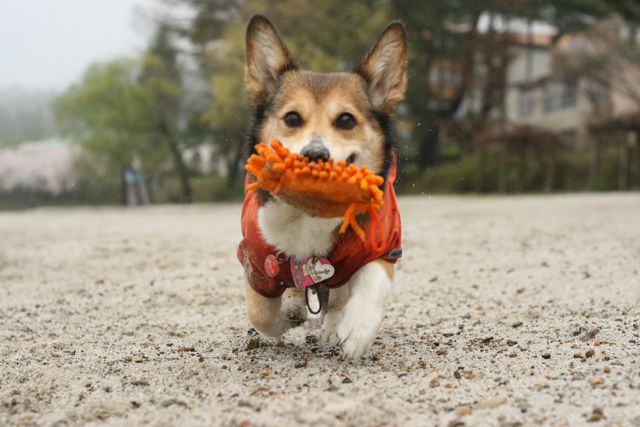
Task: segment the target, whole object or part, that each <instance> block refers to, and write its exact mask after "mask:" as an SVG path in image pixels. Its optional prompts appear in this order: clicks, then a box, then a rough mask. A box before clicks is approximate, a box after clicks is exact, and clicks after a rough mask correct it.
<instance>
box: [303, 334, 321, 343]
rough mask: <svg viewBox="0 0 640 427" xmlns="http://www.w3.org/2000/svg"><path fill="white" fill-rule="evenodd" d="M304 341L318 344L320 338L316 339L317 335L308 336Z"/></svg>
mask: <svg viewBox="0 0 640 427" xmlns="http://www.w3.org/2000/svg"><path fill="white" fill-rule="evenodd" d="M304 341H305V342H306V343H307V344H316V343H317V342H318V337H316V336H315V335H307V336H306V337H304Z"/></svg>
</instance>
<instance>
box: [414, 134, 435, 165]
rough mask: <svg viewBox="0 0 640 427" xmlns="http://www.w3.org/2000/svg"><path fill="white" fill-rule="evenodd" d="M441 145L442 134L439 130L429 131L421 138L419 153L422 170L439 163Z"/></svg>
mask: <svg viewBox="0 0 640 427" xmlns="http://www.w3.org/2000/svg"><path fill="white" fill-rule="evenodd" d="M439 143H440V134H439V132H438V129H429V130H427V132H426V133H425V134H424V135H423V136H422V137H421V138H420V149H419V151H418V166H419V168H420V170H422V169H424V168H426V167H427V166H433V165H435V164H436V163H437V161H438V158H437V157H438V145H439Z"/></svg>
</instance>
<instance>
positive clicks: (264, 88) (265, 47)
mask: <svg viewBox="0 0 640 427" xmlns="http://www.w3.org/2000/svg"><path fill="white" fill-rule="evenodd" d="M295 69H296V65H295V64H294V62H293V60H292V59H291V55H290V54H289V51H288V50H287V47H286V46H285V44H284V42H283V41H282V39H281V38H280V36H279V35H278V32H277V31H276V29H275V27H274V26H273V24H272V23H271V22H270V21H269V20H268V19H267V18H265V17H264V16H262V15H254V16H253V18H251V21H249V25H248V27H247V58H246V63H245V68H244V79H245V84H246V86H247V90H248V91H249V96H250V99H251V103H252V104H253V105H260V104H261V103H263V102H265V100H266V99H267V98H268V97H269V95H270V94H271V93H272V92H273V91H274V90H275V88H276V85H277V82H278V79H279V78H280V75H281V74H282V73H284V72H285V71H289V70H295Z"/></svg>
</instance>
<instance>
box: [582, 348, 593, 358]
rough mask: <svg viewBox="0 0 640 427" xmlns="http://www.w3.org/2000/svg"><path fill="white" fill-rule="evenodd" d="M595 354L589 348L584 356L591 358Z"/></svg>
mask: <svg viewBox="0 0 640 427" xmlns="http://www.w3.org/2000/svg"><path fill="white" fill-rule="evenodd" d="M594 354H595V351H594V350H593V349H592V348H590V349H589V350H587V352H586V353H585V354H584V355H585V356H587V357H593V355H594Z"/></svg>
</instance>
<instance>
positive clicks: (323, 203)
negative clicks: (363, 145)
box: [246, 139, 386, 251]
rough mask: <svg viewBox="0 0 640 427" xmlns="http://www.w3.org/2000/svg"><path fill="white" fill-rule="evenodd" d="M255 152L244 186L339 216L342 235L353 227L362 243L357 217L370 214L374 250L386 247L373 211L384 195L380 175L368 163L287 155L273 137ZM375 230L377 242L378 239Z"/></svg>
mask: <svg viewBox="0 0 640 427" xmlns="http://www.w3.org/2000/svg"><path fill="white" fill-rule="evenodd" d="M256 151H257V152H258V154H253V155H251V156H250V157H249V160H248V161H247V165H246V169H247V171H248V172H249V173H251V174H252V175H253V176H255V178H256V180H255V182H252V183H251V184H249V185H248V186H247V189H248V190H254V189H257V188H262V189H264V190H267V191H269V192H270V193H272V194H273V195H275V196H277V197H278V198H280V199H281V200H283V201H284V202H286V203H288V204H290V205H293V206H296V207H298V208H300V209H301V210H303V211H304V212H306V213H307V214H309V215H311V216H316V217H323V218H335V217H342V219H343V220H342V225H341V226H340V229H339V233H340V234H343V233H345V232H346V231H347V228H348V227H349V226H351V228H352V229H353V231H354V232H355V233H356V234H357V235H358V237H360V239H362V240H363V241H364V240H366V236H367V233H365V231H364V230H363V229H362V227H360V225H359V224H358V221H357V219H356V216H357V215H359V214H363V213H369V217H370V223H371V227H370V229H369V233H368V234H369V235H370V238H371V247H372V248H373V249H374V250H376V251H381V250H383V249H384V248H385V246H386V242H385V236H384V234H383V233H382V224H381V222H380V217H379V216H378V211H377V210H378V209H379V208H381V207H382V205H383V204H384V200H383V196H384V193H383V192H382V190H381V189H380V186H381V185H382V184H383V183H384V178H382V177H381V176H379V175H376V174H374V173H373V172H371V171H370V170H369V169H367V167H366V166H361V167H357V166H355V165H354V164H347V163H346V162H345V161H344V160H341V161H339V162H334V160H333V159H329V160H328V161H326V162H324V161H322V160H321V159H320V160H317V161H311V160H309V159H308V158H307V157H305V156H303V155H301V154H297V153H291V152H290V151H289V150H288V149H287V148H285V147H283V145H282V144H281V143H280V141H278V140H277V139H274V140H273V141H271V147H269V146H268V145H267V144H265V143H261V144H258V145H256ZM376 229H377V232H378V233H377V234H378V236H379V237H380V242H376V238H375V231H376Z"/></svg>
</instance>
